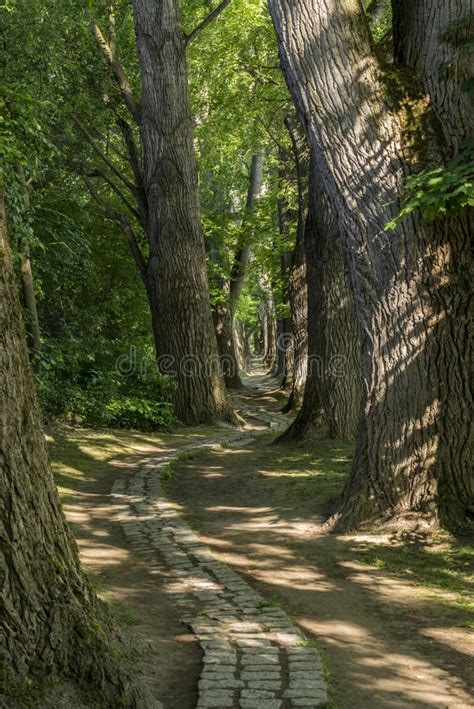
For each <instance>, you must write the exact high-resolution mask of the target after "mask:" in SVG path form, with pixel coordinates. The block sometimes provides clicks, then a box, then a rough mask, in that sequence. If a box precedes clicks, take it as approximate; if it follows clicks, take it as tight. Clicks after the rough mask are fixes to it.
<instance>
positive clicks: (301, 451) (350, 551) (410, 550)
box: [257, 440, 474, 628]
mask: <svg viewBox="0 0 474 709" xmlns="http://www.w3.org/2000/svg"><path fill="white" fill-rule="evenodd" d="M353 450H354V445H353V443H352V442H350V441H326V440H314V441H308V442H305V443H303V444H292V445H288V446H267V447H265V450H264V451H259V452H258V454H257V456H258V460H257V465H258V468H257V470H258V473H259V476H260V479H261V480H262V483H263V484H264V486H265V487H266V488H267V489H268V495H269V499H271V501H272V504H273V505H274V506H275V507H276V506H280V507H282V508H283V507H287V508H296V509H298V510H300V511H301V517H304V518H310V517H314V516H316V515H317V516H319V517H320V518H322V519H324V518H325V517H326V516H328V515H329V514H330V512H331V510H332V508H333V505H334V502H335V501H336V499H337V497H338V496H339V494H340V493H341V492H342V489H343V487H344V484H345V482H346V479H347V477H348V475H349V473H350V467H351V460H352V456H353ZM320 543H321V544H323V543H324V541H323V540H320ZM337 556H338V559H340V560H341V561H344V562H355V563H358V564H363V565H365V566H367V567H371V568H373V569H374V571H375V572H382V573H385V574H387V575H392V576H394V577H398V578H400V579H403V580H404V581H406V582H408V583H410V584H412V585H413V586H415V587H417V588H421V589H424V590H425V591H426V592H427V594H426V598H427V602H426V603H424V604H423V609H422V610H423V613H428V614H429V615H432V616H435V617H436V618H438V619H439V620H443V616H444V620H446V622H447V623H449V624H450V625H455V626H458V627H470V628H472V627H474V603H473V601H472V599H473V597H474V594H473V591H474V563H473V559H474V546H473V544H472V539H467V538H456V537H453V536H452V535H450V534H449V533H447V532H444V531H442V530H441V531H438V532H436V533H433V534H425V535H423V536H421V535H417V536H415V535H407V534H403V535H388V534H371V535H350V536H349V535H342V536H340V537H338V543H337Z"/></svg>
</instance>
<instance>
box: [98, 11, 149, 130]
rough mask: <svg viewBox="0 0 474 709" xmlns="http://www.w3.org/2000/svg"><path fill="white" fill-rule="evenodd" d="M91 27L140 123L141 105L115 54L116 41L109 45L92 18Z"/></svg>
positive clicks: (134, 115)
mask: <svg viewBox="0 0 474 709" xmlns="http://www.w3.org/2000/svg"><path fill="white" fill-rule="evenodd" d="M89 25H90V28H91V31H92V34H93V35H94V37H95V39H96V41H97V44H98V45H99V47H100V49H101V51H102V54H103V55H104V57H105V60H106V62H107V64H108V65H109V67H110V69H111V71H112V74H113V76H114V79H115V81H116V82H117V84H118V87H119V89H120V91H121V93H122V96H123V99H124V101H125V104H126V106H127V108H128V110H129V111H130V113H131V114H132V117H133V119H134V120H135V121H136V122H137V123H138V122H139V121H140V104H139V102H138V101H136V99H135V98H134V96H133V92H132V88H131V86H130V84H129V81H128V79H127V77H126V75H125V72H124V70H123V69H122V65H121V64H120V62H119V61H118V59H117V56H116V54H115V39H112V43H111V44H109V43H108V42H107V40H106V39H105V37H104V35H103V34H102V30H101V29H100V27H99V25H98V24H97V23H96V22H94V20H93V19H92V18H90V21H89ZM112 26H113V25H112Z"/></svg>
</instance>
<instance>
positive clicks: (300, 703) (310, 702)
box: [291, 694, 327, 709]
mask: <svg viewBox="0 0 474 709" xmlns="http://www.w3.org/2000/svg"><path fill="white" fill-rule="evenodd" d="M326 700H327V697H326V694H322V695H321V696H320V697H312V698H309V697H301V698H300V699H292V700H291V706H292V707H314V709H317V707H319V705H320V704H322V702H325V701H326Z"/></svg>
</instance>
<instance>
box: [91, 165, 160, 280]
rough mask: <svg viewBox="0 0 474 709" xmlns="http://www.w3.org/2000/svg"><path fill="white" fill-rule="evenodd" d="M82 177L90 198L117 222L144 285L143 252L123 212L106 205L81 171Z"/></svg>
mask: <svg viewBox="0 0 474 709" xmlns="http://www.w3.org/2000/svg"><path fill="white" fill-rule="evenodd" d="M82 179H83V180H84V183H85V185H86V187H87V189H88V190H89V192H90V194H91V196H92V198H93V199H94V200H95V201H96V202H97V204H98V205H99V206H100V207H102V209H103V210H104V213H105V216H106V217H107V219H110V220H111V221H114V222H116V223H117V224H119V226H120V228H121V229H122V231H123V233H124V234H125V238H126V239H127V242H128V245H129V247H130V251H131V252H132V256H133V258H134V260H135V263H136V265H137V268H138V271H139V273H140V276H141V277H142V280H143V282H144V283H145V285H146V275H147V265H146V262H145V259H144V258H143V254H142V251H141V249H140V246H139V244H138V241H137V239H136V236H135V234H134V233H133V229H132V227H131V226H130V224H129V222H128V221H127V220H126V219H125V217H124V216H123V214H121V213H120V212H116V211H115V210H114V209H111V207H110V205H108V204H107V202H106V201H105V200H104V199H102V197H101V196H100V194H99V193H98V192H97V190H96V189H95V187H94V185H93V184H92V182H91V181H90V179H89V178H88V177H87V175H86V174H84V173H82Z"/></svg>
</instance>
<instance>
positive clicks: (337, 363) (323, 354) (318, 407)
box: [276, 158, 362, 443]
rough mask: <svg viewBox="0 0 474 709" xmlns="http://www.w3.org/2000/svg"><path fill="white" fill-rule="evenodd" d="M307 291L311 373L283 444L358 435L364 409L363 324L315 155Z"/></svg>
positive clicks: (307, 237) (308, 226)
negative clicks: (315, 435) (312, 434)
mask: <svg viewBox="0 0 474 709" xmlns="http://www.w3.org/2000/svg"><path fill="white" fill-rule="evenodd" d="M304 241H305V254H306V267H307V293H308V373H307V378H306V383H305V387H304V395H303V402H302V405H301V408H300V410H299V411H298V414H297V416H296V418H295V420H294V421H293V422H292V423H291V425H290V426H289V427H288V429H287V430H286V431H284V432H283V433H282V434H281V435H280V436H279V437H278V438H277V440H276V442H278V443H282V442H287V441H299V440H302V439H304V438H305V437H306V436H307V435H308V434H309V433H310V432H313V431H316V432H317V433H318V435H319V436H323V437H326V438H343V439H344V438H345V439H350V438H354V437H355V435H356V432H357V422H358V418H359V411H360V401H361V393H362V379H361V371H360V359H361V351H360V337H359V325H358V322H357V319H356V315H355V308H354V299H353V296H352V292H351V289H350V286H349V282H348V273H347V269H346V265H345V261H344V257H343V253H342V243H341V238H340V235H339V227H338V224H337V220H336V218H335V215H334V212H333V211H332V209H331V207H330V204H329V201H328V199H327V198H326V196H325V194H324V191H323V187H322V184H321V180H320V176H319V174H318V169H317V159H315V158H313V159H311V165H310V180H309V208H308V217H307V221H306V229H305V237H304Z"/></svg>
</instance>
